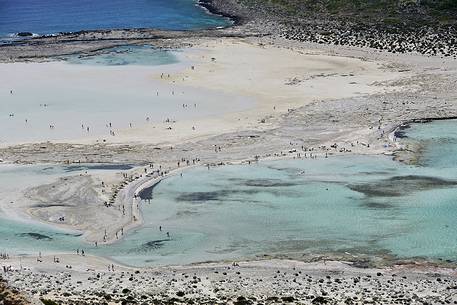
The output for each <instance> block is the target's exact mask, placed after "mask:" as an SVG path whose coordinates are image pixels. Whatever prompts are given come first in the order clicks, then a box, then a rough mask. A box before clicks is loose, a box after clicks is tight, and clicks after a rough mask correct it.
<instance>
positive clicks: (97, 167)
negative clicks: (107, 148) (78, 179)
mask: <svg viewBox="0 0 457 305" xmlns="http://www.w3.org/2000/svg"><path fill="white" fill-rule="evenodd" d="M132 168H133V165H131V164H81V165H68V166H65V168H64V169H65V171H66V172H74V171H82V170H129V169H132Z"/></svg>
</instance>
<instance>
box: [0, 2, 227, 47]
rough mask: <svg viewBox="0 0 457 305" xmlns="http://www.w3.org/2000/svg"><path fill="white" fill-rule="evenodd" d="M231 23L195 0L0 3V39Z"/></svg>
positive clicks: (183, 27) (174, 28)
mask: <svg viewBox="0 0 457 305" xmlns="http://www.w3.org/2000/svg"><path fill="white" fill-rule="evenodd" d="M230 24H231V20H229V19H228V18H225V17H222V16H216V15H213V14H210V13H209V12H208V11H207V10H206V9H204V8H203V7H200V6H199V5H197V2H196V1H194V0H129V1H126V0H97V1H94V0H77V1H76V0H0V37H1V38H5V37H12V36H14V35H16V34H17V33H20V32H30V33H34V34H37V35H44V34H57V33H61V32H76V31H81V30H98V29H125V28H156V29H168V30H194V29H207V28H217V27H225V26H228V25H230Z"/></svg>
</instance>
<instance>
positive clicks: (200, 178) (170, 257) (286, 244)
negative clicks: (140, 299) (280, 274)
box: [0, 121, 457, 266]
mask: <svg viewBox="0 0 457 305" xmlns="http://www.w3.org/2000/svg"><path fill="white" fill-rule="evenodd" d="M441 124H443V123H441V122H434V123H430V124H427V125H415V126H414V127H413V128H412V129H411V130H409V131H408V134H409V135H414V137H416V138H420V139H422V140H424V141H427V140H429V139H430V138H435V137H436V136H437V134H435V133H431V132H430V131H429V130H434V129H435V130H436V131H439V137H445V138H452V139H455V137H456V136H457V135H455V134H454V132H453V130H454V128H455V124H456V122H454V121H450V122H446V124H447V125H446V126H444V125H441ZM437 125H441V127H440V128H438V126H437ZM429 128H430V129H429ZM436 128H437V129H436ZM447 131H449V132H447ZM446 143H453V141H448V142H446ZM443 145H444V144H443ZM447 148H448V147H447ZM447 148H446V149H447ZM454 151H455V150H454ZM427 154H428V156H429V159H430V160H432V159H433V157H432V156H433V149H432V148H430V150H426V155H427ZM437 158H441V154H438V155H437ZM434 164H435V163H433V162H432V163H427V166H408V165H404V164H401V163H397V162H394V161H392V160H391V159H390V158H388V157H384V156H342V157H331V158H328V159H324V158H322V159H315V160H310V159H302V160H288V161H274V162H262V163H259V164H255V165H250V166H246V165H243V166H241V165H236V166H224V167H219V168H212V169H210V170H208V169H206V168H195V169H192V170H189V171H186V172H184V175H183V177H180V176H175V177H171V178H169V179H166V180H164V181H162V182H161V183H160V184H159V185H158V186H156V187H155V189H154V193H153V200H151V201H150V203H148V202H146V201H145V202H143V205H142V209H143V213H144V219H145V225H144V227H142V228H139V229H136V230H135V231H134V232H131V233H129V234H128V235H127V236H126V237H125V239H124V240H123V241H121V242H119V243H117V244H114V245H110V246H106V247H105V246H103V247H99V248H97V249H95V248H93V247H91V246H89V245H84V244H81V240H80V237H78V236H72V235H59V234H57V233H55V232H54V231H53V230H50V229H48V230H44V229H36V228H35V227H24V226H23V224H21V226H18V227H17V229H12V228H14V227H15V226H16V224H15V223H8V224H6V225H5V224H4V222H3V221H2V222H0V236H8V238H9V240H8V241H4V240H3V241H2V243H1V244H0V245H1V246H3V245H6V247H8V248H9V249H10V251H13V250H14V251H15V252H19V253H34V252H36V251H37V250H38V249H41V251H44V249H48V247H50V248H49V249H52V250H53V251H57V249H60V251H67V250H68V249H69V248H74V247H84V248H86V249H88V253H91V254H97V255H103V256H110V257H112V258H114V259H116V260H118V261H120V262H123V263H126V264H130V265H138V266H143V265H165V264H184V263H193V262H202V261H208V260H221V259H241V258H249V257H255V256H258V255H263V254H273V255H274V254H293V255H303V254H325V253H334V252H338V253H339V252H349V253H351V254H353V255H359V254H367V255H384V254H389V255H392V256H393V257H398V258H411V257H422V258H429V259H447V260H452V261H456V260H457V254H456V253H457V244H456V242H455V236H457V226H456V225H455V219H456V218H457V206H456V205H455V203H454V201H455V200H454V199H455V196H456V194H457V188H456V186H457V172H455V170H454V167H453V163H450V165H449V166H446V165H445V164H443V163H437V164H438V165H439V166H434ZM54 171H55V170H54ZM35 173H37V172H36V171H35ZM1 177H7V176H5V175H3V174H2V172H0V181H3V182H4V183H8V181H7V179H1ZM31 177H33V175H31ZM37 178H38V176H36V178H34V179H37ZM30 179H32V178H30ZM13 180H14V179H13ZM9 181H11V179H9ZM159 226H162V228H163V230H162V231H159ZM5 232H6V233H5ZM53 232H54V233H53ZM166 232H170V236H171V237H170V238H168V237H167V235H166ZM30 233H37V234H30ZM48 237H49V238H48ZM11 240H14V243H13V242H12V241H11ZM30 240H33V243H29V242H30ZM57 241H59V242H60V243H59V245H60V246H56V244H57ZM62 242H63V243H62ZM1 246H0V249H1V248H2V247H1ZM59 247H60V248H59Z"/></svg>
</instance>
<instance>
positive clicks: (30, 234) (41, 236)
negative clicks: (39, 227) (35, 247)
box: [16, 232, 52, 240]
mask: <svg viewBox="0 0 457 305" xmlns="http://www.w3.org/2000/svg"><path fill="white" fill-rule="evenodd" d="M16 235H17V236H20V237H29V238H33V239H36V240H52V237H50V236H47V235H44V234H40V233H34V232H27V233H18V234H16Z"/></svg>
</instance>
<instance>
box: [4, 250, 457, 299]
mask: <svg viewBox="0 0 457 305" xmlns="http://www.w3.org/2000/svg"><path fill="white" fill-rule="evenodd" d="M47 260H50V258H44V261H43V262H42V263H39V264H38V265H37V264H34V265H35V266H33V267H32V266H31V265H30V263H28V262H26V263H25V265H27V267H24V268H23V269H22V270H18V269H15V270H12V271H10V272H8V273H7V274H5V276H6V277H7V279H8V281H9V282H10V284H11V285H12V286H13V287H15V288H17V289H21V290H22V291H24V292H26V293H27V294H28V295H29V296H30V297H31V300H38V299H40V300H42V302H43V303H45V302H49V303H48V304H233V305H260V304H421V305H423V304H457V279H456V274H455V271H452V270H449V269H439V268H435V267H427V266H420V265H419V266H413V265H403V266H393V267H388V268H367V269H360V268H357V267H354V266H351V264H350V263H345V262H334V261H327V262H325V261H324V262H318V263H303V262H298V261H291V260H262V261H252V262H239V263H228V262H227V263H207V264H204V265H195V266H181V267H180V266H176V267H166V268H165V267H164V268H152V269H134V268H126V267H122V266H114V265H113V266H114V270H113V269H111V266H110V267H109V270H107V269H105V270H103V269H101V266H94V265H93V264H92V265H91V263H90V260H91V258H90V257H87V258H85V259H84V260H83V261H82V262H80V264H79V265H78V267H76V268H77V269H75V270H72V269H68V268H64V267H63V264H68V261H69V260H71V259H70V258H66V257H63V258H62V260H63V261H61V262H60V263H59V264H52V263H47V262H46V261H47ZM61 265H62V266H61ZM89 265H90V267H87V269H85V270H84V268H85V267H84V266H89ZM67 266H68V265H67ZM73 268H75V265H73ZM25 279H27V280H25ZM29 283H34V284H33V285H30V284H29ZM50 302H55V303H50ZM5 304H6V303H5ZM14 304H21V303H14ZM45 304H46V303H45Z"/></svg>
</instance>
